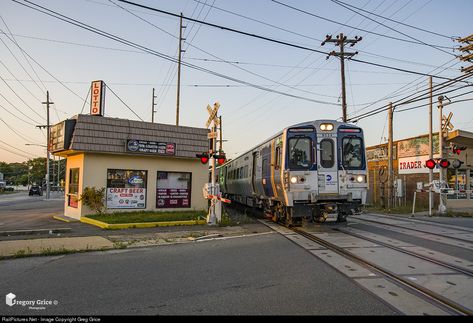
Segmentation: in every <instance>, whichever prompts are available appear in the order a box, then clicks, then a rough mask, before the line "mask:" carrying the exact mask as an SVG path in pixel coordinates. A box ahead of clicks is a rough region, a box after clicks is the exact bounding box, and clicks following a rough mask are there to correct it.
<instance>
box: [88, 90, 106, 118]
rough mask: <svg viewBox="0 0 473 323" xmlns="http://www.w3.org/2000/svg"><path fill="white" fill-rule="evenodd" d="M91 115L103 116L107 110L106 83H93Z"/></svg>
mask: <svg viewBox="0 0 473 323" xmlns="http://www.w3.org/2000/svg"><path fill="white" fill-rule="evenodd" d="M90 97H91V100H90V114H91V115H93V116H103V114H104V109H105V83H104V82H103V81H93V82H92V85H91V88H90Z"/></svg>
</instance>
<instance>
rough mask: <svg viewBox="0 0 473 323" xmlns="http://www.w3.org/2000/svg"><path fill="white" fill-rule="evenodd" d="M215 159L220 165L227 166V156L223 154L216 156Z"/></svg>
mask: <svg viewBox="0 0 473 323" xmlns="http://www.w3.org/2000/svg"><path fill="white" fill-rule="evenodd" d="M214 158H215V159H216V160H217V163H218V164H219V165H223V164H225V161H226V157H225V154H223V153H221V154H220V155H214Z"/></svg>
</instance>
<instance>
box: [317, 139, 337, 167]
mask: <svg viewBox="0 0 473 323" xmlns="http://www.w3.org/2000/svg"><path fill="white" fill-rule="evenodd" d="M334 163H335V158H334V153H333V140H331V139H324V140H322V141H321V142H320V166H322V167H323V168H332V167H333V165H334Z"/></svg>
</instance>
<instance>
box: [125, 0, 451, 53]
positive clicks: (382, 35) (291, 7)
mask: <svg viewBox="0 0 473 323" xmlns="http://www.w3.org/2000/svg"><path fill="white" fill-rule="evenodd" d="M119 1H125V0H119ZM271 1H272V2H274V3H277V4H279V5H281V6H284V7H287V8H290V9H292V10H295V11H298V12H301V13H304V14H306V15H309V16H313V17H316V18H319V19H322V20H325V21H328V22H331V23H334V24H337V25H342V26H345V27H348V28H352V29H356V30H359V31H363V32H366V33H369V34H373V35H377V36H381V37H385V38H390V39H394V40H399V41H403V42H407V43H411V44H416V45H427V46H433V47H437V48H447V49H452V47H446V46H440V45H430V44H425V43H423V42H419V41H412V40H408V39H403V38H398V37H393V36H388V35H386V34H380V33H376V32H374V31H370V30H366V29H362V28H358V27H353V26H350V25H347V24H344V23H341V22H338V21H335V20H332V19H328V18H325V17H322V16H319V15H316V14H314V13H312V12H308V11H306V10H302V9H299V8H296V7H294V6H290V5H288V4H285V3H282V2H279V1H277V0H271ZM365 18H367V17H365ZM367 19H370V20H371V18H367Z"/></svg>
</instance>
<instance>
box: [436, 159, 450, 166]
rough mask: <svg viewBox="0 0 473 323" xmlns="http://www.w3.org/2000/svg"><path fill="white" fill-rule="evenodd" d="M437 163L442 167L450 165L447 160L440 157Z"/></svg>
mask: <svg viewBox="0 0 473 323" xmlns="http://www.w3.org/2000/svg"><path fill="white" fill-rule="evenodd" d="M438 164H439V165H440V167H442V168H447V167H448V166H450V162H449V161H448V160H447V159H445V158H444V159H440V160H439V162H438Z"/></svg>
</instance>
